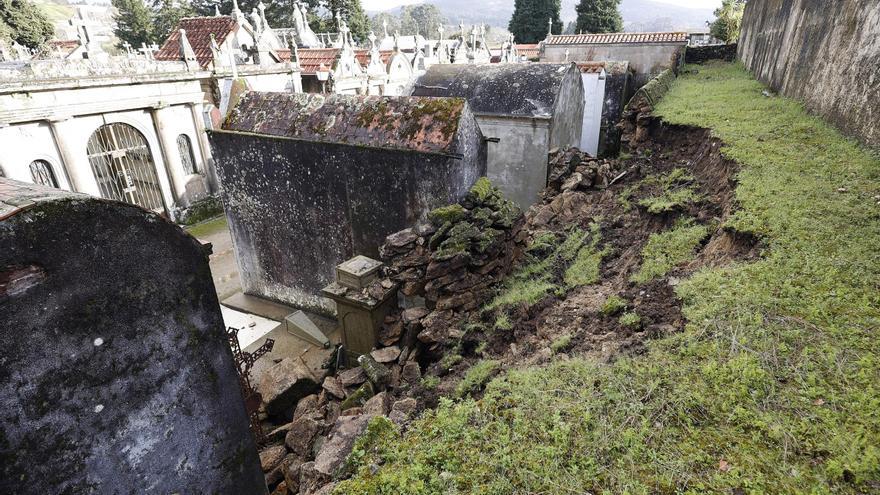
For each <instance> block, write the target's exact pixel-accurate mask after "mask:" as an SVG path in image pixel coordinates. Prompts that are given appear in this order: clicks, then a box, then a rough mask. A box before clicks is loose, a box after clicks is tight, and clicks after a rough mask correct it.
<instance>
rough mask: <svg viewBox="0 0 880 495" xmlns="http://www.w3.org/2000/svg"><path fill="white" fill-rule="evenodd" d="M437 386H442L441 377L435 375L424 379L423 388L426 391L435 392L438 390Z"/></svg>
mask: <svg viewBox="0 0 880 495" xmlns="http://www.w3.org/2000/svg"><path fill="white" fill-rule="evenodd" d="M437 385H440V377H437V376H434V375H427V376H424V377H422V387H424V388H425V390H434V389H435V388H437Z"/></svg>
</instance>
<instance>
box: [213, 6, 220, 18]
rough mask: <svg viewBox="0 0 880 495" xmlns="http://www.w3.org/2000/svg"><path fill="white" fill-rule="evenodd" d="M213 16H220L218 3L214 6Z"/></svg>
mask: <svg viewBox="0 0 880 495" xmlns="http://www.w3.org/2000/svg"><path fill="white" fill-rule="evenodd" d="M214 17H220V6H219V5H215V6H214Z"/></svg>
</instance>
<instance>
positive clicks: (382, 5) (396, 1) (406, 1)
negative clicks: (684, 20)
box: [361, 0, 721, 10]
mask: <svg viewBox="0 0 880 495" xmlns="http://www.w3.org/2000/svg"><path fill="white" fill-rule="evenodd" d="M424 1H425V0H362V1H361V3H362V4H363V6H364V9H366V10H388V9H392V8H394V7H397V6H398V5H411V4H416V3H424ZM656 1H658V2H664V3H671V4H675V5H681V6H682V7H704V8H713V9H714V8H715V7H718V6H720V5H721V0H656ZM511 2H512V0H511ZM431 3H435V4H437V5H441V4H442V3H443V0H431Z"/></svg>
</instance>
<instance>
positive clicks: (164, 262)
mask: <svg viewBox="0 0 880 495" xmlns="http://www.w3.org/2000/svg"><path fill="white" fill-rule="evenodd" d="M0 315H2V318H0V320H2V321H3V327H2V329H0V363H2V366H0V415H2V419H0V439H2V441H0V493H15V494H31V493H33V494H46V493H133V492H137V493H156V494H169V493H248V494H260V493H266V485H265V482H264V478H263V475H262V473H261V470H260V464H259V459H258V457H257V452H256V448H255V445H254V440H253V437H252V435H251V432H250V430H249V427H248V417H247V415H246V414H245V406H244V403H243V401H242V396H241V389H240V387H239V379H238V374H237V372H236V368H235V363H234V362H233V358H232V353H231V351H230V348H229V344H228V341H227V337H226V335H225V333H224V327H223V321H222V318H221V315H220V306H219V304H218V302H217V296H216V294H215V292H214V285H213V282H212V280H211V274H210V272H209V269H208V259H207V254H206V252H205V251H204V249H203V248H202V246H201V245H200V244H199V243H198V241H196V240H195V239H193V238H192V237H190V236H189V235H187V234H185V233H184V232H183V231H182V230H181V229H179V228H178V227H177V226H175V225H173V224H172V223H170V222H169V221H167V220H165V219H163V218H161V217H160V216H158V215H157V214H155V213H152V212H148V211H146V210H144V209H142V208H139V207H136V206H131V205H126V204H124V203H121V202H116V201H109V200H102V199H95V198H92V197H89V196H86V195H84V194H77V193H69V192H65V191H61V190H58V189H50V188H47V187H44V186H36V185H32V184H25V183H23V182H17V181H13V180H11V179H2V178H0Z"/></svg>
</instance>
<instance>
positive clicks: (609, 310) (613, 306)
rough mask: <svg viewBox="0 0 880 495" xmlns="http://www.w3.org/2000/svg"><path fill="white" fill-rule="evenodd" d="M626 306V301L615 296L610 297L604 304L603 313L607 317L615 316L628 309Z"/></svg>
mask: <svg viewBox="0 0 880 495" xmlns="http://www.w3.org/2000/svg"><path fill="white" fill-rule="evenodd" d="M626 306H627V304H626V299H624V298H622V297H620V296H618V295H616V294H615V295H612V296H608V299H605V302H604V303H602V309H601V313H602V314H603V315H605V316H614V315H616V314H618V313H620V312H621V311H623V310H624V309H626Z"/></svg>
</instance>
